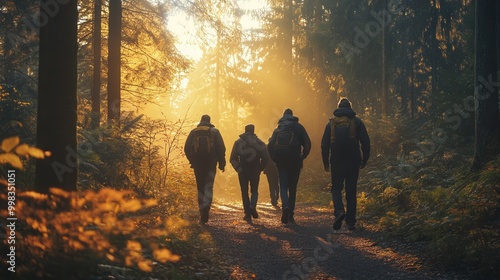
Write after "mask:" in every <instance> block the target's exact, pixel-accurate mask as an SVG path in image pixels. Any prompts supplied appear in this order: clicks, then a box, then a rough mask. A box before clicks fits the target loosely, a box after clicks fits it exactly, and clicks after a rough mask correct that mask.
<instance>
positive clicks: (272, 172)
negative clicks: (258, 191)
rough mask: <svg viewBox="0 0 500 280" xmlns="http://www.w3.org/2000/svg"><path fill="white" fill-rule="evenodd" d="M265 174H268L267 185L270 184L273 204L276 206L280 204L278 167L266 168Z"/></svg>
mask: <svg viewBox="0 0 500 280" xmlns="http://www.w3.org/2000/svg"><path fill="white" fill-rule="evenodd" d="M273 165H274V163H273ZM264 172H265V173H266V177H267V183H268V184H269V194H270V196H271V204H272V205H276V204H277V203H278V198H279V194H280V185H279V177H278V176H279V175H278V169H277V168H276V166H273V167H272V168H266V170H264Z"/></svg>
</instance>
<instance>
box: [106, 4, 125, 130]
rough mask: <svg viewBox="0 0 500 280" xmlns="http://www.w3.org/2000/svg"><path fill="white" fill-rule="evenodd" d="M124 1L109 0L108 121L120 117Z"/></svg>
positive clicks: (117, 119) (116, 119)
mask: <svg viewBox="0 0 500 280" xmlns="http://www.w3.org/2000/svg"><path fill="white" fill-rule="evenodd" d="M121 33H122V1H121V0H109V35H108V121H109V122H113V121H114V122H118V121H119V119H120V110H121V106H120V102H121V97H120V76H121V60H120V53H121V48H120V46H121Z"/></svg>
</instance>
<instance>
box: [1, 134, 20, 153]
mask: <svg viewBox="0 0 500 280" xmlns="http://www.w3.org/2000/svg"><path fill="white" fill-rule="evenodd" d="M19 142H20V141H19V136H14V137H10V138H7V139H4V140H3V141H2V150H3V151H4V152H6V153H8V152H10V151H12V149H13V148H14V147H15V146H17V145H18V144H19Z"/></svg>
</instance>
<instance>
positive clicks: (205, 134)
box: [184, 115, 226, 224]
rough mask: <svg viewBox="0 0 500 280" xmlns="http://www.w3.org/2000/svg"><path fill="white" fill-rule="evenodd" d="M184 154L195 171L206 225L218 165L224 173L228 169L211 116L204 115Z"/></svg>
mask: <svg viewBox="0 0 500 280" xmlns="http://www.w3.org/2000/svg"><path fill="white" fill-rule="evenodd" d="M184 153H185V154H186V157H187V158H188V160H189V163H190V164H191V168H193V169H194V175H195V178H196V187H197V189H198V207H199V210H200V223H201V224H206V223H207V222H208V218H209V212H210V207H211V206H212V199H213V187H214V180H215V172H216V167H217V163H218V164H219V169H220V170H221V171H222V172H224V170H225V167H226V158H225V157H226V147H225V146H224V140H223V139H222V135H221V134H220V132H219V130H218V129H216V128H215V126H214V125H213V124H211V123H210V116H209V115H203V116H202V117H201V121H200V123H199V124H198V126H197V127H196V128H194V129H193V130H191V132H190V133H189V135H188V137H187V139H186V144H185V145H184Z"/></svg>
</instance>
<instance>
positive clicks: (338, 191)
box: [321, 98, 370, 230]
mask: <svg viewBox="0 0 500 280" xmlns="http://www.w3.org/2000/svg"><path fill="white" fill-rule="evenodd" d="M332 125H333V127H334V130H332ZM332 131H334V133H333V134H332ZM332 135H333V137H332ZM360 144H361V149H360ZM321 153H322V157H323V165H324V167H325V171H330V172H331V176H332V189H331V192H332V199H333V206H334V215H335V220H334V223H333V229H334V230H339V229H340V228H341V227H342V221H343V220H344V218H345V222H346V225H347V227H348V229H349V230H354V229H355V225H356V187H357V183H358V175H359V169H362V168H364V167H365V165H366V163H367V162H368V158H369V157H370V138H369V137H368V132H367V131H366V127H365V125H364V124H363V122H362V121H361V119H360V118H358V117H356V113H355V112H354V111H353V110H352V108H351V102H350V101H349V100H348V99H347V98H343V99H341V100H340V101H339V104H338V109H336V110H335V111H334V112H333V118H332V119H330V121H329V122H328V124H327V125H326V127H325V132H324V133H323V139H322V140H321ZM344 184H345V196H346V202H347V211H346V209H344V204H343V202H342V189H343V188H344Z"/></svg>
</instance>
